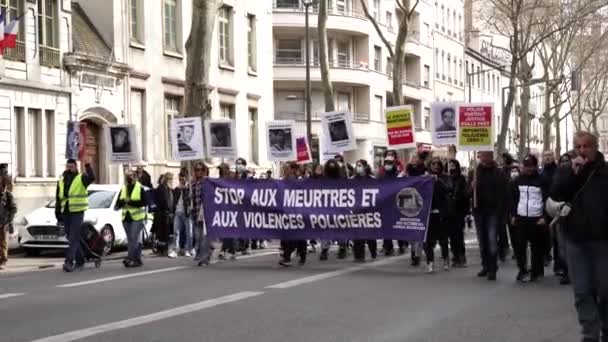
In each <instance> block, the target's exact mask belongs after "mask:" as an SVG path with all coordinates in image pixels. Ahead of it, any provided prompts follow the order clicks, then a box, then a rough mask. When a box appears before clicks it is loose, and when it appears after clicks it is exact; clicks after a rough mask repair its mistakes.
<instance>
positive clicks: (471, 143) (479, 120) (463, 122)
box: [456, 103, 494, 151]
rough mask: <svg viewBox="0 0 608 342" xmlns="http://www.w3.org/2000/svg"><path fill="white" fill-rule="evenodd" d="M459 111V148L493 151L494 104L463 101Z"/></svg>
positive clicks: (462, 149) (457, 110)
mask: <svg viewBox="0 0 608 342" xmlns="http://www.w3.org/2000/svg"><path fill="white" fill-rule="evenodd" d="M456 112H457V113H458V149H459V150H461V151H492V150H493V149H494V145H493V136H494V119H493V117H494V105H493V104H491V103H461V104H458V106H457V107H456Z"/></svg>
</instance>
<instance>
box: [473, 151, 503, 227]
mask: <svg viewBox="0 0 608 342" xmlns="http://www.w3.org/2000/svg"><path fill="white" fill-rule="evenodd" d="M472 191H473V190H472ZM476 192H477V208H473V210H474V211H475V213H478V214H481V215H498V216H499V218H504V217H506V215H507V213H508V212H509V210H510V206H511V203H510V197H511V196H510V189H509V182H508V179H507V177H506V176H505V175H504V173H503V172H502V171H501V170H500V169H499V168H498V166H497V165H496V164H495V163H494V164H493V165H492V166H490V167H485V166H481V165H480V166H478V167H477V188H476ZM471 193H472V192H471ZM471 196H472V195H471Z"/></svg>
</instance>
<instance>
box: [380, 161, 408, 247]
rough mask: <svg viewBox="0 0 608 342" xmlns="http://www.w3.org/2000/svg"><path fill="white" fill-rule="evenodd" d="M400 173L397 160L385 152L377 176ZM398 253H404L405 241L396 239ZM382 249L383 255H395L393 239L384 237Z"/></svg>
mask: <svg viewBox="0 0 608 342" xmlns="http://www.w3.org/2000/svg"><path fill="white" fill-rule="evenodd" d="M399 174H400V171H399V166H398V160H397V159H396V158H395V157H394V156H393V154H392V153H389V154H387V156H386V158H385V159H384V163H383V165H382V168H381V171H380V172H379V173H378V177H379V178H381V179H388V178H397V177H398V176H399ZM398 247H399V254H404V253H405V248H406V247H407V246H406V242H405V241H398ZM382 250H383V251H384V256H387V257H389V256H393V255H395V246H394V244H393V240H389V239H384V240H383V241H382Z"/></svg>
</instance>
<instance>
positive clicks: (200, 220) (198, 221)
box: [192, 162, 211, 266]
mask: <svg viewBox="0 0 608 342" xmlns="http://www.w3.org/2000/svg"><path fill="white" fill-rule="evenodd" d="M208 176H209V169H208V168H207V165H205V163H202V162H197V163H196V164H194V180H193V181H192V222H193V224H194V233H195V235H196V246H197V247H196V256H195V257H194V260H196V261H198V265H199V266H207V265H209V261H210V259H211V253H210V252H211V250H210V249H211V246H210V243H209V239H207V236H206V232H205V222H204V221H205V220H204V215H203V201H202V199H203V182H204V181H205V178H206V177H208Z"/></svg>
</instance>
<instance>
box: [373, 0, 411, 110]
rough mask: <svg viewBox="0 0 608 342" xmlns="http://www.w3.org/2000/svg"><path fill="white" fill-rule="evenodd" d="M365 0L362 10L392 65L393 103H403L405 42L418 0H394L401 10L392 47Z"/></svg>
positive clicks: (409, 32) (397, 104)
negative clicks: (384, 47)
mask: <svg viewBox="0 0 608 342" xmlns="http://www.w3.org/2000/svg"><path fill="white" fill-rule="evenodd" d="M365 2H366V0H361V7H363V12H364V13H365V16H366V17H367V19H368V20H369V21H370V22H371V23H372V25H373V26H374V28H375V29H376V32H377V33H378V36H380V39H381V40H382V42H383V43H384V45H385V46H386V49H387V50H388V55H389V57H390V60H391V64H392V65H393V104H394V105H396V106H399V105H401V104H403V81H404V78H405V74H404V71H405V43H406V42H407V39H408V38H409V36H410V34H411V31H410V24H411V21H412V17H413V16H414V13H415V11H416V7H418V3H419V2H420V0H416V1H415V2H414V1H413V0H395V3H396V4H397V8H398V10H399V11H400V12H401V15H400V16H399V29H398V32H397V39H396V41H395V45H394V49H393V45H392V44H391V43H390V42H389V41H388V40H387V39H386V37H385V36H384V33H383V32H382V30H381V29H380V26H379V25H378V21H377V20H376V18H374V17H373V16H372V15H371V14H370V13H369V9H368V8H367V4H366V3H365ZM412 3H413V5H412Z"/></svg>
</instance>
